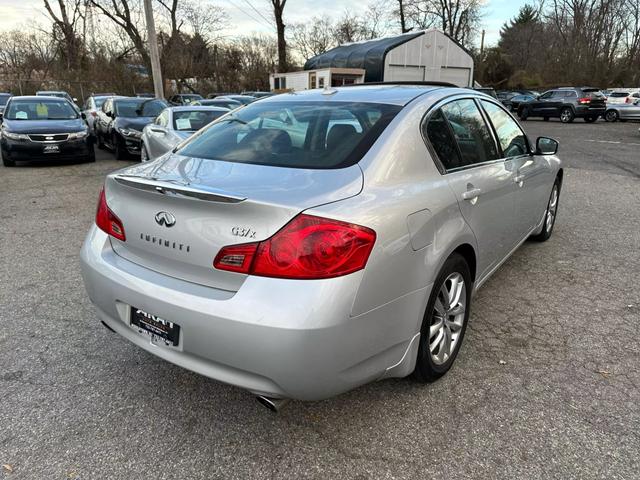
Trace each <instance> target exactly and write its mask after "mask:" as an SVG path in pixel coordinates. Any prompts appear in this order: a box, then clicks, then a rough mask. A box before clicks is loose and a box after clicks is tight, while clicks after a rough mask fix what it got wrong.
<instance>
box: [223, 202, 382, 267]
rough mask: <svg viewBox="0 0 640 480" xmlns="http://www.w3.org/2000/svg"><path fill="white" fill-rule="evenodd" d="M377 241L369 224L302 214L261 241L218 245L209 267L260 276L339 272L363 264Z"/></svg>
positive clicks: (362, 265) (363, 265)
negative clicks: (362, 224) (219, 246)
mask: <svg viewBox="0 0 640 480" xmlns="http://www.w3.org/2000/svg"><path fill="white" fill-rule="evenodd" d="M375 241H376V234H375V232H374V231H373V230H371V229H369V228H366V227H362V226H360V225H354V224H351V223H345V222H340V221H337V220H330V219H326V218H321V217H315V216H312V215H304V214H303V215H298V216H297V217H296V218H294V219H293V220H292V221H291V222H289V223H288V224H287V225H286V226H285V227H284V228H283V229H282V230H280V231H279V232H277V233H276V234H275V235H274V236H272V237H271V238H269V239H267V240H265V241H263V242H259V243H246V244H242V245H232V246H228V247H224V248H222V249H221V250H220V252H219V253H218V255H217V256H216V258H215V260H214V262H213V266H214V267H216V268H218V269H220V270H228V271H232V272H239V273H247V274H250V275H258V276H263V277H278V278H295V279H320V278H332V277H339V276H342V275H347V274H349V273H353V272H355V271H358V270H361V269H363V268H364V267H365V265H366V264H367V260H368V259H369V254H370V253H371V250H372V249H373V245H374V243H375Z"/></svg>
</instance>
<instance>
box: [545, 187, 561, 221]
mask: <svg viewBox="0 0 640 480" xmlns="http://www.w3.org/2000/svg"><path fill="white" fill-rule="evenodd" d="M557 211H558V185H554V186H553V190H552V191H551V198H550V199H549V206H548V207H547V217H546V219H545V224H544V228H545V230H546V231H547V233H549V232H550V231H551V229H552V228H553V224H554V222H555V221H556V212H557Z"/></svg>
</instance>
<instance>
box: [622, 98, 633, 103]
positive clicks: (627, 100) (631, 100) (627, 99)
mask: <svg viewBox="0 0 640 480" xmlns="http://www.w3.org/2000/svg"><path fill="white" fill-rule="evenodd" d="M624 103H633V99H632V98H631V97H627V98H625V99H624Z"/></svg>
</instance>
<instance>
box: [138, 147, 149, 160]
mask: <svg viewBox="0 0 640 480" xmlns="http://www.w3.org/2000/svg"><path fill="white" fill-rule="evenodd" d="M148 161H149V154H148V153H147V147H145V146H144V143H143V144H142V147H140V163H143V162H148Z"/></svg>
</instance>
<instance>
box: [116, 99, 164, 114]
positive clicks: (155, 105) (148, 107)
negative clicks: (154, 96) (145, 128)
mask: <svg viewBox="0 0 640 480" xmlns="http://www.w3.org/2000/svg"><path fill="white" fill-rule="evenodd" d="M115 108H116V114H117V115H118V116H119V117H157V116H158V115H160V112H162V110H164V109H165V108H167V104H166V103H165V102H163V101H162V100H145V99H143V98H132V99H130V100H117V101H116V102H115Z"/></svg>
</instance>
